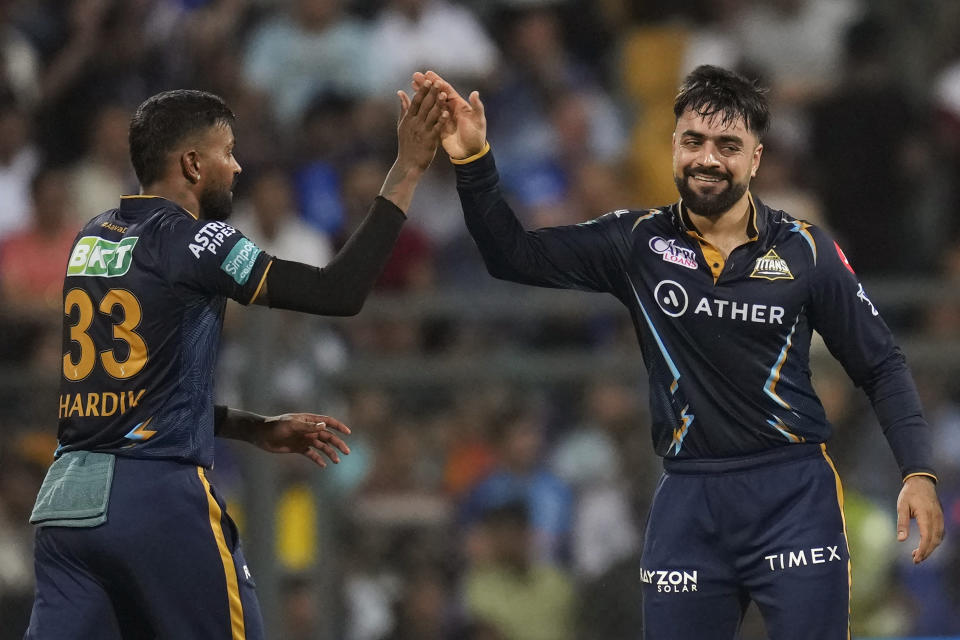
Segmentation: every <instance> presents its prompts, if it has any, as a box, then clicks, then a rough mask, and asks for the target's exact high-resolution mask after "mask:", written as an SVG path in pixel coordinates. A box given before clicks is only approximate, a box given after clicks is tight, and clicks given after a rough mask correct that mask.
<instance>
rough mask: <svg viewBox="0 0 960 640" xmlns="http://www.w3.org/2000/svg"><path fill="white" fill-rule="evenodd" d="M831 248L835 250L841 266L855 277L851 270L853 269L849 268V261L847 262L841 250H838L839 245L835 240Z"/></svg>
mask: <svg viewBox="0 0 960 640" xmlns="http://www.w3.org/2000/svg"><path fill="white" fill-rule="evenodd" d="M833 246H835V247H836V248H837V255H838V256H840V261H841V262H843V266H845V267H846V268H847V270H848V271H849V272H850V273H852V274H853V275H857V274H856V272H855V271H854V270H853V267H852V266H850V261H849V260H847V256H846V254H844V253H843V249H841V248H840V245H839V244H837V241H836V240H834V242H833Z"/></svg>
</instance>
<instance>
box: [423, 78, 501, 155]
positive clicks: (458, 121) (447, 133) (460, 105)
mask: <svg viewBox="0 0 960 640" xmlns="http://www.w3.org/2000/svg"><path fill="white" fill-rule="evenodd" d="M428 83H429V84H431V85H432V86H436V87H437V88H438V89H439V92H440V95H439V99H440V103H441V105H442V106H443V109H444V113H446V114H449V116H448V117H446V118H444V119H443V120H442V121H441V123H440V143H441V144H442V145H443V150H444V151H446V152H447V155H449V156H450V157H451V158H453V159H454V160H462V159H464V158H469V157H470V156H472V155H475V154H477V153H480V152H481V151H483V150H484V148H485V147H486V144H487V118H486V116H485V115H484V109H483V103H482V102H481V101H480V93H479V92H477V91H473V92H472V93H470V96H469V98H468V99H467V100H464V99H463V97H462V96H461V95H460V94H459V93H457V90H456V89H454V88H453V85H451V84H450V83H449V82H447V81H446V80H444V79H443V78H441V77H440V76H439V75H437V74H436V73H435V72H433V71H427V72H426V73H421V72H419V71H418V72H416V73H414V74H413V81H412V83H411V84H412V85H413V88H414V89H415V90H419V89H421V88H422V87H424V86H426V85H427V84H428Z"/></svg>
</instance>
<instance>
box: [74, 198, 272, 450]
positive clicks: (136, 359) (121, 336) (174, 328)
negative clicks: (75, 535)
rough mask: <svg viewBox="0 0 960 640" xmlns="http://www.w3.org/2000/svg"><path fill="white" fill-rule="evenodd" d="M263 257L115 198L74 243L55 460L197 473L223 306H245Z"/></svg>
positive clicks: (192, 222)
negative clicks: (165, 463) (124, 462)
mask: <svg viewBox="0 0 960 640" xmlns="http://www.w3.org/2000/svg"><path fill="white" fill-rule="evenodd" d="M270 261H271V257H270V256H269V255H267V254H266V253H263V252H262V251H261V250H260V249H259V248H258V247H257V246H256V245H255V244H254V243H253V242H251V241H250V240H248V239H247V238H245V237H244V236H243V234H242V233H240V232H239V231H237V230H236V229H234V228H233V227H231V226H230V225H229V224H227V223H225V222H220V221H205V220H197V219H196V218H195V217H194V216H193V215H192V214H190V213H189V212H188V211H186V210H184V209H182V208H180V207H179V206H177V205H175V204H174V203H172V202H170V201H168V200H164V199H163V198H156V197H150V196H129V197H125V198H123V200H122V201H121V204H120V207H119V208H117V209H113V210H111V211H107V212H106V213H104V214H102V215H100V216H98V217H96V218H94V219H93V220H91V221H90V222H89V223H88V224H87V225H86V227H84V229H83V230H82V231H81V232H80V234H79V235H78V237H77V240H76V241H75V242H74V245H73V249H72V250H71V253H70V260H69V262H68V264H67V273H66V278H65V281H64V288H63V291H64V296H63V312H64V327H63V368H62V373H63V377H62V379H61V389H60V398H59V420H60V428H59V434H58V437H59V440H60V448H59V449H58V453H59V452H61V451H70V450H73V449H84V450H90V451H104V452H111V453H115V454H118V455H126V456H133V457H147V458H149V457H163V458H180V459H184V460H188V461H191V462H193V463H195V464H199V465H203V466H209V465H210V463H212V460H213V416H212V415H207V413H209V411H208V410H207V409H206V408H205V407H210V406H212V402H210V400H211V398H212V393H213V388H212V387H213V368H214V364H215V362H216V356H217V350H218V347H219V334H220V327H221V325H222V322H223V311H224V308H225V305H226V299H227V298H233V299H235V300H237V301H238V302H240V303H242V304H248V303H249V302H251V301H252V300H253V299H254V298H255V297H256V295H257V292H258V291H259V289H260V287H261V286H262V282H263V280H264V278H265V276H266V273H267V270H268V269H269V265H270Z"/></svg>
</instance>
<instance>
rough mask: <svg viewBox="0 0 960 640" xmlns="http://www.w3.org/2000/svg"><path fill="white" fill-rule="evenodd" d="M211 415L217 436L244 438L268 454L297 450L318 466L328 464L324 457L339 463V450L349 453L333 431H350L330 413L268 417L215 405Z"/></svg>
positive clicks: (289, 414)
mask: <svg viewBox="0 0 960 640" xmlns="http://www.w3.org/2000/svg"><path fill="white" fill-rule="evenodd" d="M214 415H215V418H214V431H215V432H216V434H217V436H218V437H220V438H231V439H233V440H243V441H245V442H249V443H250V444H253V445H255V446H257V447H260V448H261V449H263V450H264V451H269V452H270V453H299V454H301V455H303V456H306V457H307V458H309V459H310V460H311V461H313V463H314V464H316V465H317V466H319V467H326V466H327V462H326V460H324V458H323V456H326V457H327V458H329V459H330V460H331V461H332V462H333V463H334V464H336V463H338V462H340V456H339V455H338V453H337V452H338V451H339V452H340V453H342V454H344V455H347V454H349V453H350V447H348V446H347V444H346V443H345V442H344V441H343V440H342V439H341V438H340V436H338V435H337V434H336V433H335V432H339V433H343V434H349V433H350V428H349V427H347V425H345V424H343V423H342V422H340V421H339V420H337V419H336V418H331V417H330V416H324V415H319V414H315V413H286V414H284V415H282V416H272V417H268V416H261V415H257V414H256V413H250V412H249V411H240V410H238V409H229V408H227V407H222V406H218V407H216V409H215V410H214ZM321 454H323V455H321Z"/></svg>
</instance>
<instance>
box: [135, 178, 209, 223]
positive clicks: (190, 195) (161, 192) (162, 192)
mask: <svg viewBox="0 0 960 640" xmlns="http://www.w3.org/2000/svg"><path fill="white" fill-rule="evenodd" d="M140 195H143V196H159V197H161V198H164V199H166V200H169V201H170V202H175V203H177V204H178V205H180V206H181V207H183V208H184V209H186V210H187V211H189V212H191V213H192V214H194V215H195V216H199V215H200V200H199V199H198V198H197V195H196V194H195V193H194V192H193V191H192V190H191V189H190V188H189V187H188V186H185V185H179V184H178V185H171V184H168V183H166V182H154V183H153V184H150V185H141V187H140Z"/></svg>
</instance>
